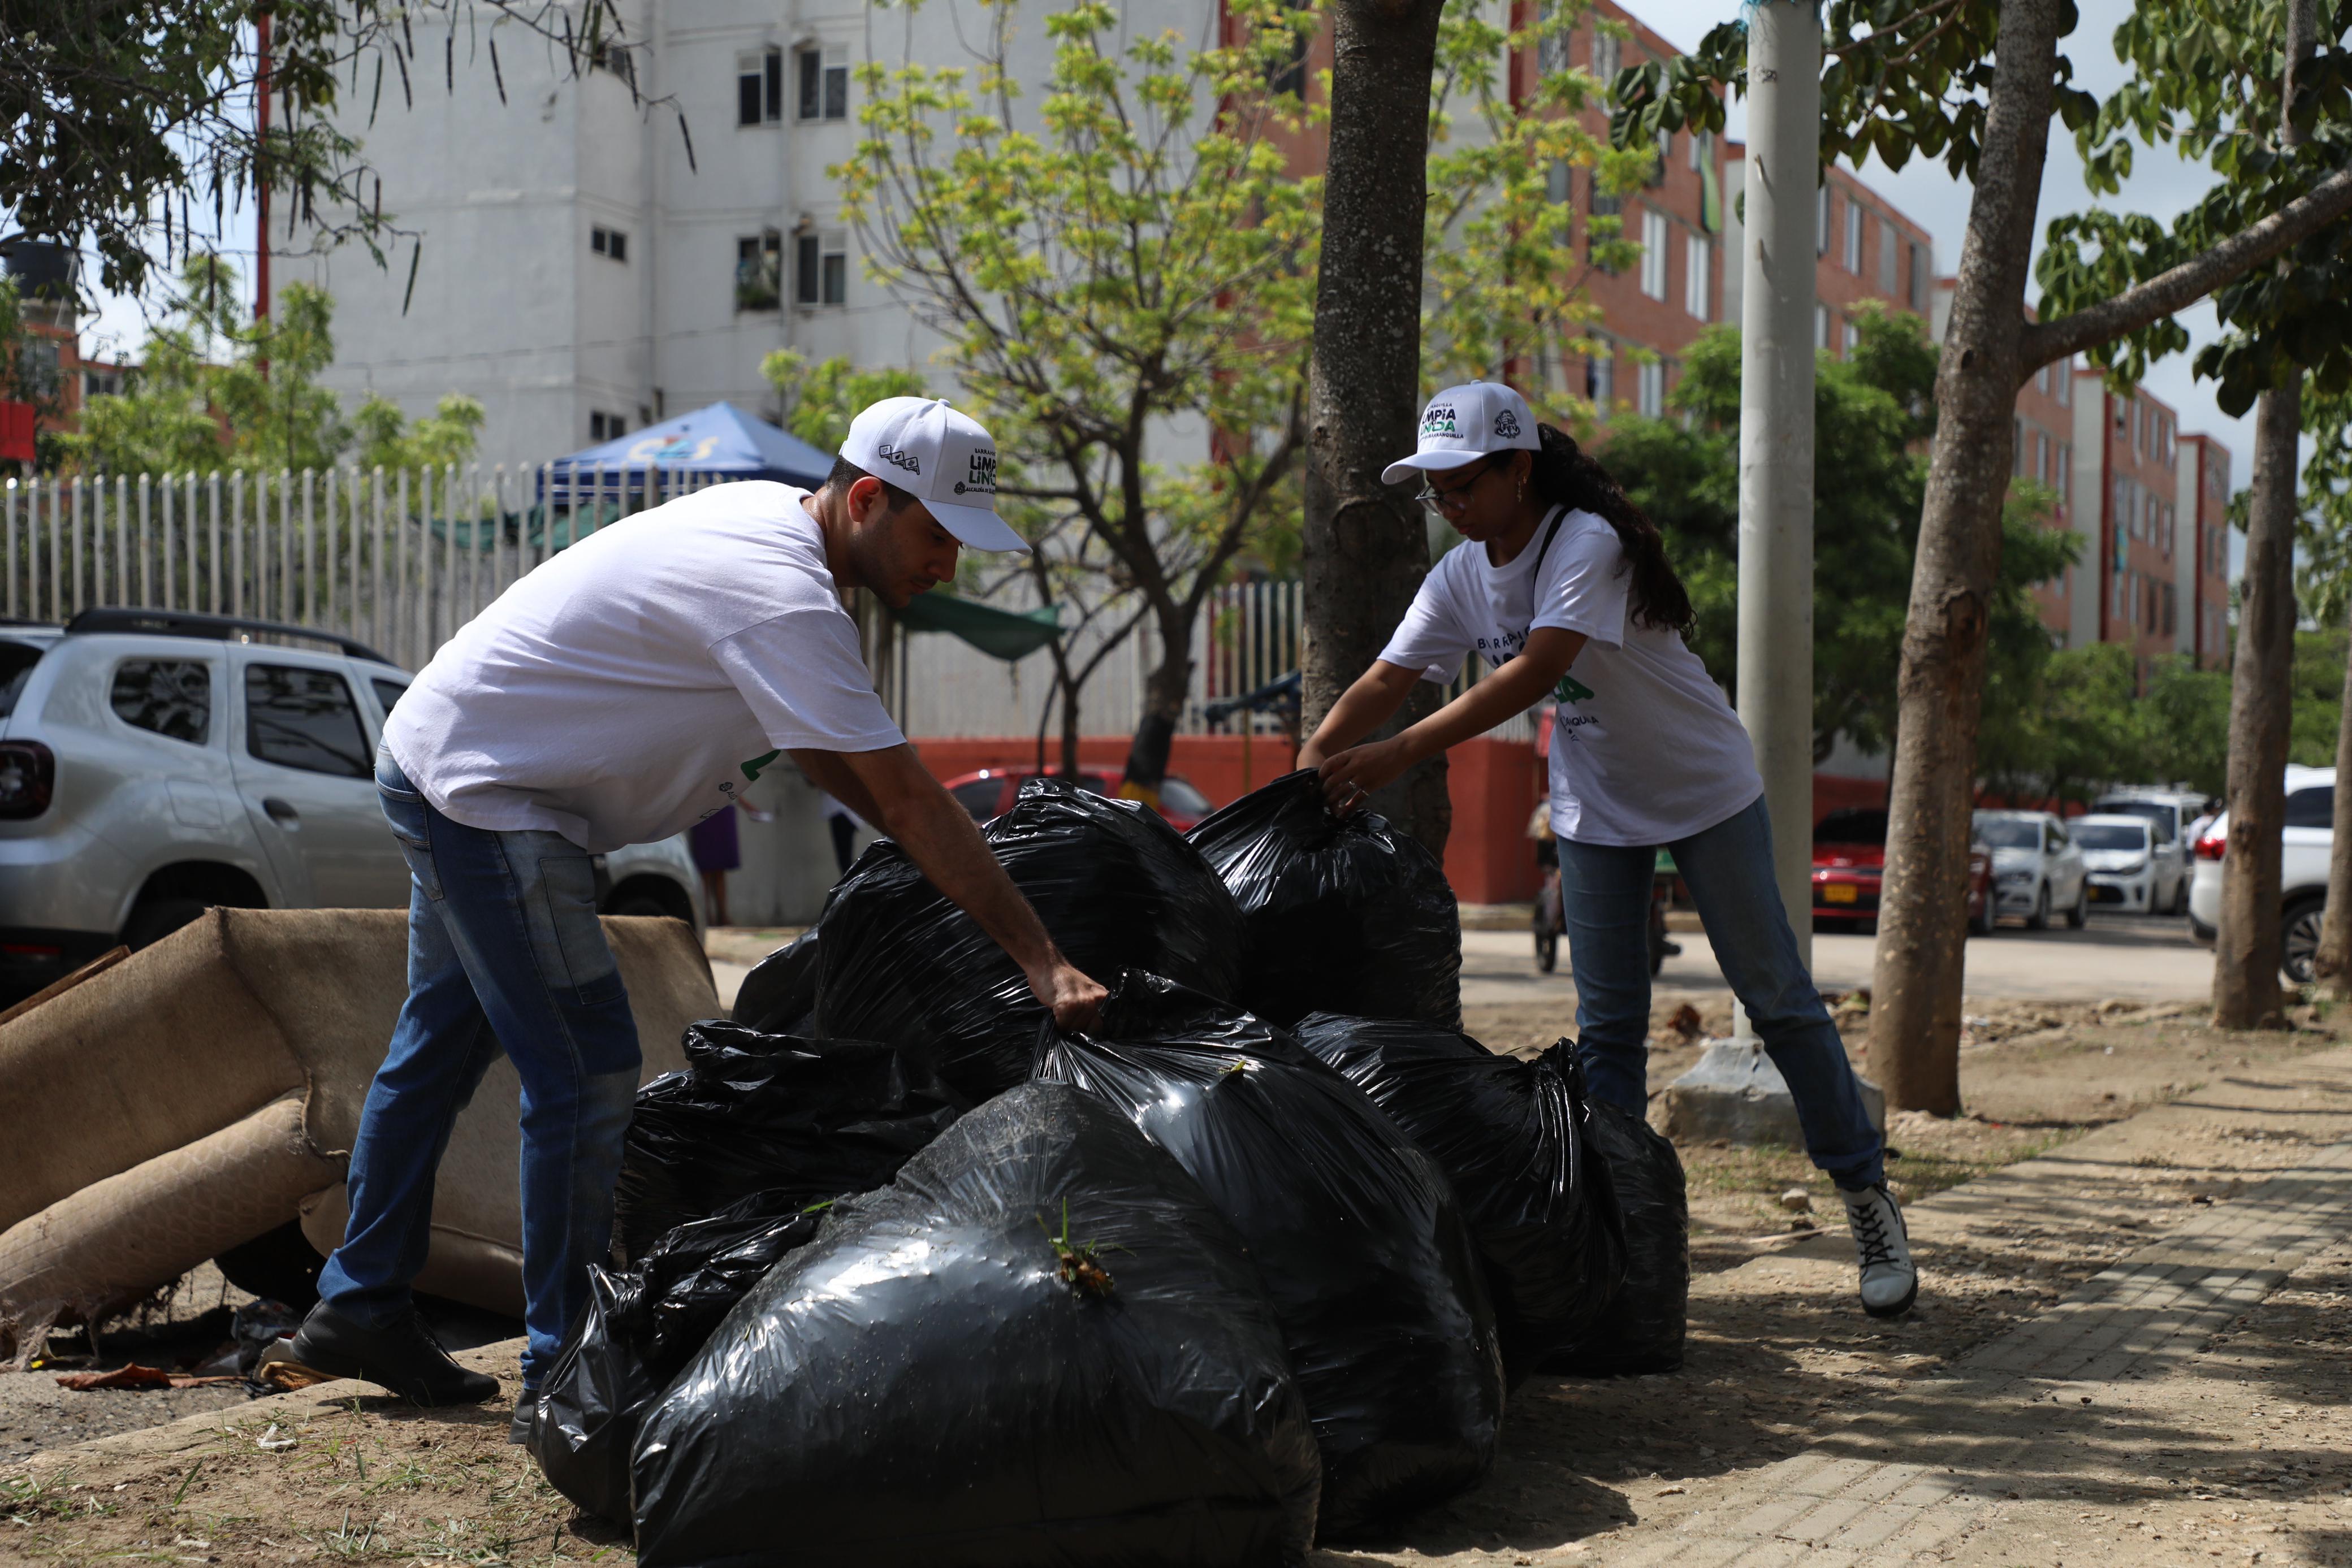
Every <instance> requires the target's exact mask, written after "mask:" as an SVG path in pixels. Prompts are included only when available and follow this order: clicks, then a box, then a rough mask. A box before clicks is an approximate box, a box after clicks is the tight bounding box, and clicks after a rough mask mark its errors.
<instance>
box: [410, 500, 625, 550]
mask: <svg viewBox="0 0 2352 1568" xmlns="http://www.w3.org/2000/svg"><path fill="white" fill-rule="evenodd" d="M625 516H627V513H626V512H625V510H624V509H623V508H622V507H621V506H620V505H619V504H618V503H617V502H606V503H605V504H604V505H603V506H597V507H558V508H557V509H556V511H555V513H554V515H553V517H552V518H550V516H549V513H548V509H547V508H546V507H528V508H526V509H525V510H523V511H520V512H504V513H501V514H499V516H498V517H457V518H450V517H434V518H431V519H429V523H430V526H431V528H432V529H433V537H434V538H436V539H446V538H449V537H450V536H451V535H452V534H455V535H456V536H457V548H458V549H463V550H475V549H481V550H486V549H492V548H493V547H495V546H498V545H501V544H508V545H516V544H521V543H522V542H524V541H525V540H528V541H530V543H531V544H534V545H538V546H540V547H541V548H543V549H546V550H547V551H548V552H549V553H550V554H553V553H554V552H555V551H557V550H561V549H566V548H567V547H569V546H570V545H572V543H573V542H574V541H576V540H579V539H584V538H587V537H588V536H589V535H590V534H593V533H594V532H595V531H596V530H597V529H598V528H609V527H611V526H612V525H613V524H614V523H617V522H619V521H620V520H621V519H622V518H623V517H625Z"/></svg>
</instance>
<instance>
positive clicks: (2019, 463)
mask: <svg viewBox="0 0 2352 1568" xmlns="http://www.w3.org/2000/svg"><path fill="white" fill-rule="evenodd" d="M2028 450H2029V449H2028V447H2027V446H2026V444H2025V421H2024V420H2022V419H2020V418H2019V417H2018V416H2017V415H2015V414H2011V415H2010V418H2009V476H2010V477H2011V478H2012V479H2015V478H2018V477H2020V476H2022V475H2023V474H2024V473H2025V455H2026V453H2027V451H2028Z"/></svg>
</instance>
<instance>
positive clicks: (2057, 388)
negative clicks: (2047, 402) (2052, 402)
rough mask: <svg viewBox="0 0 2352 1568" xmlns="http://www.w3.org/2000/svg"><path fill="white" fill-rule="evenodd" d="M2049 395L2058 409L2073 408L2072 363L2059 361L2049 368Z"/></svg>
mask: <svg viewBox="0 0 2352 1568" xmlns="http://www.w3.org/2000/svg"><path fill="white" fill-rule="evenodd" d="M2050 395H2051V396H2052V397H2054V398H2056V399H2057V400H2058V406H2059V407H2060V408H2072V407H2074V361H2073V360H2061V361H2058V362H2057V363H2056V364H2054V365H2052V366H2051V367H2050Z"/></svg>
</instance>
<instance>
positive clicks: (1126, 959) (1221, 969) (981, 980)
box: [817, 779, 1242, 1101]
mask: <svg viewBox="0 0 2352 1568" xmlns="http://www.w3.org/2000/svg"><path fill="white" fill-rule="evenodd" d="M981 836H982V838H983V839H985V840H987V841H988V846H989V848H990V849H992V850H993V851H994V852H995V853H996V858H997V860H998V862H1001V863H1002V864H1003V867H1004V870H1005V872H1006V873H1007V874H1008V875H1010V876H1011V877H1012V879H1013V885H1014V886H1016V887H1018V888H1019V889H1020V890H1021V891H1022V893H1023V894H1025V895H1027V897H1028V900H1029V903H1030V905H1031V907H1033V908H1034V909H1035V910H1036V911H1037V916H1038V918H1039V919H1041V920H1043V921H1044V922H1045V929H1046V930H1047V931H1048V932H1050V933H1051V934H1052V935H1053V938H1054V941H1055V944H1056V945H1058V946H1060V947H1061V949H1062V951H1063V953H1065V954H1066V955H1067V956H1068V957H1069V960H1070V962H1072V963H1073V964H1076V966H1077V967H1079V968H1081V969H1083V970H1085V971H1086V972H1087V974H1089V975H1092V976H1094V977H1096V978H1097V979H1099V980H1102V981H1104V982H1105V983H1106V984H1108V982H1109V979H1110V977H1112V976H1114V975H1116V974H1118V972H1119V971H1120V970H1121V969H1125V968H1129V967H1135V968H1143V969H1149V970H1150V971H1151V972H1152V973H1153V974H1159V975H1167V976H1169V977H1171V978H1173V979H1176V980H1180V981H1181V982H1183V983H1184V984H1186V985H1188V986H1191V987H1192V988H1195V989H1196V990H1201V991H1205V992H1207V993H1208V994H1209V995H1211V996H1213V997H1228V998H1229V997H1231V996H1233V995H1234V987H1235V986H1236V984H1237V983H1238V982H1239V979H1240V976H1241V964H1242V955H1241V940H1242V936H1241V917H1240V915H1239V914H1238V913H1237V912H1236V911H1235V910H1234V901H1233V898H1232V896H1231V895H1230V894H1227V893H1226V892H1225V889H1224V884H1223V883H1221V882H1219V881H1218V880H1217V877H1216V873H1213V872H1212V871H1211V870H1210V869H1209V867H1208V866H1207V864H1206V863H1205V862H1202V859H1201V857H1200V855H1199V853H1198V852H1195V851H1194V850H1193V849H1192V847H1191V846H1189V845H1187V844H1186V843H1185V842H1184V841H1183V839H1182V838H1181V836H1180V835H1179V834H1178V833H1177V832H1176V831H1175V830H1174V829H1173V828H1171V827H1170V826H1169V825H1168V824H1167V823H1166V822H1164V821H1160V818H1159V817H1157V816H1155V815H1154V814H1153V813H1152V812H1150V810H1146V809H1145V808H1144V807H1143V806H1142V805H1140V804H1139V803H1138V802H1136V801H1132V800H1106V799H1104V798H1103V797H1102V796H1100V795H1097V794H1094V793H1092V792H1090V791H1088V790H1086V789H1080V788H1079V787H1078V786H1077V785H1076V784H1074V783H1072V782H1070V781H1069V780H1067V779H1030V780H1028V781H1027V782H1026V783H1024V784H1023V785H1022V786H1021V794H1020V797H1019V799H1017V800H1015V801H1014V802H1013V809H1012V810H1009V811H1006V812H1005V813H1004V814H1003V815H1002V816H1000V817H998V818H996V819H995V820H994V821H991V822H989V823H988V824H987V825H986V826H985V827H983V828H982V829H981ZM817 928H818V929H819V930H820V931H822V932H823V933H824V946H823V947H822V948H821V949H820V953H821V955H822V956H821V957H820V958H819V960H818V965H819V967H820V968H821V969H822V970H823V972H824V982H823V984H822V985H821V986H820V988H819V989H818V996H817V1021H818V1025H819V1031H820V1032H822V1033H824V1034H833V1035H845V1036H853V1037H855V1038H857V1039H860V1040H894V1041H908V1042H919V1043H922V1044H927V1045H929V1046H931V1047H933V1048H934V1049H935V1050H936V1051H938V1053H939V1063H940V1077H941V1078H943V1079H945V1080H946V1081H947V1082H949V1083H950V1084H951V1085H953V1086H954V1087H955V1088H957V1089H959V1090H961V1091H962V1092H964V1093H965V1094H968V1095H970V1096H971V1098H972V1099H973V1100H974V1101H980V1100H984V1099H986V1098H987V1097H988V1096H990V1095H992V1094H996V1093H1001V1092H1003V1091H1004V1090H1006V1089H1009V1088H1011V1087H1012V1086H1013V1084H1015V1083H1018V1082H1021V1081H1022V1080H1024V1078H1026V1077H1027V1076H1028V1075H1029V1059H1030V1056H1031V1054H1032V1052H1033V1051H1034V1049H1035V1046H1036V1043H1037V1030H1038V1028H1039V1026H1041V1025H1042V1024H1043V1023H1044V1022H1045V1009H1044V1008H1043V1007H1042V1006H1040V1005H1039V1004H1038V1002H1037V999H1036V998H1034V996H1032V995H1031V994H1030V990H1029V983H1028V981H1027V980H1025V979H1024V978H1023V977H1022V974H1021V971H1020V969H1019V968H1018V967H1015V966H1014V964H1013V960H1012V959H1011V958H1010V957H1008V956H1005V953H1004V950H1003V948H1002V947H999V946H997V945H996V944H995V942H994V941H992V939H991V938H990V937H989V936H988V935H987V934H986V933H985V932H983V931H982V930H981V928H980V927H979V926H978V925H975V924H974V923H973V921H972V919H971V916H970V915H966V914H964V913H963V911H961V910H960V909H958V908H957V907H956V906H955V905H954V904H950V903H949V902H948V901H947V899H946V898H945V897H943V896H942V895H941V894H940V893H939V892H938V891H937V890H936V889H934V888H933V887H932V886H931V884H930V883H929V882H927V881H925V880H924V878H923V874H922V873H920V872H919V871H917V870H916V869H915V865H914V862H911V861H909V860H908V858H907V856H906V854H905V853H904V852H902V851H900V850H899V848H898V845H896V844H894V843H891V842H890V841H887V840H884V841H880V842H877V843H876V844H874V845H872V846H871V847H869V848H868V849H867V850H866V853H865V854H864V855H862V856H860V857H859V858H858V862H857V863H856V865H854V866H852V867H850V869H849V874H848V875H847V876H845V877H844V878H843V879H842V880H841V882H840V883H839V884H838V885H836V886H835V888H834V890H833V896H832V898H831V899H829V900H828V901H827V902H826V904H825V906H824V918H823V919H822V920H821V921H819V923H818V926H817Z"/></svg>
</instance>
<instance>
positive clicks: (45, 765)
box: [0, 609, 701, 996]
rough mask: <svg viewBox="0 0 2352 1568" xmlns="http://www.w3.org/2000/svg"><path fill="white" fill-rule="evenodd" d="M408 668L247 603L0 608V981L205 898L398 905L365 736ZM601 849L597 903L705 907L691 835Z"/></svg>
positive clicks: (139, 939) (3, 984)
mask: <svg viewBox="0 0 2352 1568" xmlns="http://www.w3.org/2000/svg"><path fill="white" fill-rule="evenodd" d="M265 638H266V639H269V641H268V642H264V641H260V640H259V639H265ZM297 644H299V645H297ZM408 682H409V674H408V672H407V671H405V670H403V669H401V668H400V667H399V666H398V665H396V664H392V663H391V662H390V661H388V660H386V659H384V658H383V657H382V656H381V655H379V654H377V653H373V652H372V651H370V650H369V649H368V648H366V647H364V646H362V644H360V643H354V642H352V641H349V640H347V639H343V638H337V637H331V636H328V635H326V634H324V633H321V632H314V631H310V630H308V629H306V628H301V627H294V626H280V625H276V624H273V623H271V622H262V621H244V620H231V619H228V618H226V617H221V616H213V615H194V614H183V613H176V612H153V611H140V610H110V609H108V610H87V611H84V612H82V613H80V614H79V615H77V616H75V617H74V618H73V620H72V621H70V622H68V623H67V624H66V625H65V626H64V627H62V628H60V627H57V626H37V625H26V624H22V623H16V624H5V625H0V991H5V993H7V994H10V995H14V996H23V995H26V994H28V993H29V992H31V991H33V990H36V989H38V988H40V987H42V986H44V985H47V983H48V982H49V981H51V980H54V979H56V978H58V977H59V976H61V975H63V974H64V973H66V972H67V971H68V970H69V969H72V968H74V967H77V966H79V965H80V964H82V963H84V962H87V961H88V960H89V959H90V958H92V957H95V956H97V955H99V954H100V953H102V952H104V951H105V950H106V949H108V948H110V947H112V946H116V945H117V944H118V943H119V944H121V945H123V946H130V947H133V948H137V947H143V946H147V945H148V944H149V943H151V942H153V941H155V940H157V939H158V938H159V937H162V936H166V935H168V934H169V933H171V932H173V931H175V930H177V929H179V927H181V926H182V925H186V924H187V923H188V922H189V921H191V920H194V918H195V917H196V916H197V915H201V914H203V913H204V911H205V909H206V908H208V907H210V906H212V905H214V904H228V905H231V906H233V907H236V908H243V909H305V908H326V909H383V908H405V907H407V904H408V892H409V883H408V865H407V862H406V861H405V860H404V859H403V857H402V855H401V852H400V845H399V843H398V841H395V840H394V838H393V836H392V830H391V828H390V827H389V826H388V825H387V824H386V823H385V821H384V820H383V810H382V808H381V807H380V806H379V805H378V804H377V801H376V792H375V748H376V742H377V739H378V738H379V737H380V736H381V734H382V731H383V720H384V717H385V716H386V715H387V714H389V713H390V712H391V711H392V706H393V705H394V703H396V702H398V701H399V700H400V694H401V693H402V692H404V691H405V690H406V689H407V687H408ZM599 860H600V862H601V863H600V866H599V873H598V874H599V886H600V888H601V889H607V891H604V893H603V897H602V900H601V903H602V907H603V908H604V912H605V913H606V914H608V915H675V916H676V917H677V918H678V919H681V920H686V921H691V922H694V923H695V924H696V925H699V924H700V919H701V911H700V901H699V900H698V898H697V897H696V896H695V892H694V890H695V889H696V887H697V886H698V883H699V878H698V875H697V873H696V872H695V869H694V861H693V858H692V857H691V856H690V855H688V852H687V849H686V840H685V835H683V834H680V835H678V836H677V837H675V838H672V839H669V840H667V841H663V842H661V843H658V844H639V845H634V846H632V847H630V848H628V849H625V850H616V851H614V852H613V853H612V854H610V855H605V856H601V857H599Z"/></svg>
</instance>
